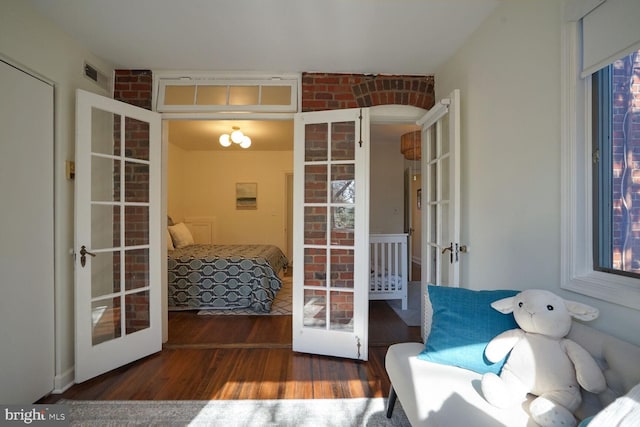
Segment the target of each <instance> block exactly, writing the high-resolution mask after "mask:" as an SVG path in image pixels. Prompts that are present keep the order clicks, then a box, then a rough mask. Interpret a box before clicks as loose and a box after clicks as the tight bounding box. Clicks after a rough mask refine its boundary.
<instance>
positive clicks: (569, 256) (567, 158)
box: [560, 21, 640, 310]
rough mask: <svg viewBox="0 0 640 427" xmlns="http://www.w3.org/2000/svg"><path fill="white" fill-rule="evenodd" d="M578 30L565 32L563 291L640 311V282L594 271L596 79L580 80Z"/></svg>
mask: <svg viewBox="0 0 640 427" xmlns="http://www.w3.org/2000/svg"><path fill="white" fill-rule="evenodd" d="M580 40H581V33H580V24H579V22H574V21H568V22H563V24H562V29H561V43H562V48H561V64H560V70H561V115H562V116H561V125H560V126H561V164H562V170H561V230H560V231H561V250H560V272H561V281H560V287H561V288H562V289H565V290H568V291H572V292H576V293H579V294H582V295H586V296H589V297H592V298H597V299H600V300H603V301H607V302H611V303H614V304H619V305H622V306H625V307H629V308H633V309H636V310H640V279H636V278H632V277H627V276H621V275H617V274H612V273H606V272H603V271H597V270H594V265H593V192H592V182H593V181H592V173H593V171H592V167H591V165H592V151H591V146H592V137H591V133H592V108H591V99H592V87H591V86H592V79H591V76H587V77H585V78H581V77H580V65H581V59H580V55H581V53H580Z"/></svg>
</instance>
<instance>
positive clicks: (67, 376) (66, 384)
mask: <svg viewBox="0 0 640 427" xmlns="http://www.w3.org/2000/svg"><path fill="white" fill-rule="evenodd" d="M75 379H76V373H75V369H74V368H73V367H71V368H69V369H67V370H66V371H64V372H63V373H62V374H60V375H56V376H55V378H54V379H53V387H54V388H53V391H52V392H51V393H53V394H62V393H64V392H65V391H67V390H69V388H70V387H71V386H72V385H74V384H75Z"/></svg>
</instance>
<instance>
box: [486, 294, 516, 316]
mask: <svg viewBox="0 0 640 427" xmlns="http://www.w3.org/2000/svg"><path fill="white" fill-rule="evenodd" d="M514 301H515V297H508V298H502V299H499V300H498V301H494V302H492V303H491V307H493V308H494V309H495V310H498V311H499V312H500V313H502V314H509V313H513V302H514Z"/></svg>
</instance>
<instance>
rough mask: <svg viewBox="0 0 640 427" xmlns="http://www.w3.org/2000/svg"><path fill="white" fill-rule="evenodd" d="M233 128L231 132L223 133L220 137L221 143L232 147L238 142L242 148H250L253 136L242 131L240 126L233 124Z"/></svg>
mask: <svg viewBox="0 0 640 427" xmlns="http://www.w3.org/2000/svg"><path fill="white" fill-rule="evenodd" d="M231 129H233V131H232V132H231V134H228V133H223V134H222V135H220V138H219V139H218V141H219V142H220V145H222V146H223V147H230V146H231V144H238V145H240V147H242V148H249V147H250V146H251V138H249V137H248V136H247V135H245V134H244V133H242V131H241V130H240V128H239V127H238V126H233V127H232V128H231Z"/></svg>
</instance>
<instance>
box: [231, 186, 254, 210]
mask: <svg viewBox="0 0 640 427" xmlns="http://www.w3.org/2000/svg"><path fill="white" fill-rule="evenodd" d="M236 209H243V210H247V209H258V184H257V183H255V182H238V183H236Z"/></svg>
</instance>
